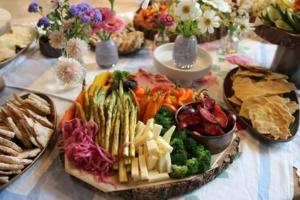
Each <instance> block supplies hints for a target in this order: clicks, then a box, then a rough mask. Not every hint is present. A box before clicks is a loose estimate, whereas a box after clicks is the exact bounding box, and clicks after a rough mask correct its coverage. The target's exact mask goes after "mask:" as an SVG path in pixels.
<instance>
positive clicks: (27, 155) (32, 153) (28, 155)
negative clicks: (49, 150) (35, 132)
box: [17, 148, 41, 158]
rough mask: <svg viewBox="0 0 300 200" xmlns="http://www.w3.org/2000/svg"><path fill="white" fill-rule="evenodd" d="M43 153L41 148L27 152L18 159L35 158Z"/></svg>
mask: <svg viewBox="0 0 300 200" xmlns="http://www.w3.org/2000/svg"><path fill="white" fill-rule="evenodd" d="M40 152H41V149H40V148H36V149H30V150H25V151H23V152H21V153H19V154H18V155H17V157H18V158H34V157H36V156H37V155H38V154H39V153H40Z"/></svg>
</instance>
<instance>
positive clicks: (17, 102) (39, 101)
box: [0, 93, 56, 189]
mask: <svg viewBox="0 0 300 200" xmlns="http://www.w3.org/2000/svg"><path fill="white" fill-rule="evenodd" d="M0 124H1V125H0V189H3V188H5V187H7V186H8V185H10V184H11V183H13V182H14V181H15V180H16V179H18V178H19V177H20V176H21V175H22V174H24V173H25V172H26V171H27V170H28V169H29V168H30V167H32V166H33V165H34V164H35V163H36V162H37V160H38V159H39V158H40V156H41V155H42V154H43V152H44V151H45V149H46V148H47V146H48V145H49V143H50V141H52V140H53V138H54V133H55V129H56V110H55V107H54V104H53V102H52V100H51V99H50V98H49V97H48V96H46V95H43V94H37V93H30V94H26V95H22V96H20V97H19V96H17V95H15V96H14V98H13V99H10V100H8V101H7V102H6V104H5V105H3V106H2V107H1V112H0Z"/></svg>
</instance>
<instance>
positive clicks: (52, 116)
mask: <svg viewBox="0 0 300 200" xmlns="http://www.w3.org/2000/svg"><path fill="white" fill-rule="evenodd" d="M33 94H35V95H38V96H39V97H41V98H42V99H44V100H46V101H47V102H48V103H49V104H50V107H51V114H50V115H49V116H48V117H47V119H48V120H49V121H50V122H51V123H52V124H53V126H54V127H53V130H54V132H53V134H52V136H51V138H50V139H49V141H48V143H47V145H46V147H45V148H43V149H42V150H41V151H40V153H39V154H38V155H37V156H36V157H35V158H34V159H33V160H32V163H30V164H29V165H27V166H26V167H25V168H24V169H23V170H22V172H21V173H19V174H17V175H11V176H10V179H9V182H8V183H6V184H0V190H2V189H4V188H6V187H8V186H9V185H11V184H12V183H13V182H14V181H16V180H17V179H18V178H20V177H21V176H22V175H23V174H25V173H26V172H27V171H28V170H29V169H30V168H31V167H33V166H34V165H35V164H36V163H37V162H38V160H39V159H40V158H41V156H42V155H43V154H44V152H45V151H46V149H47V148H48V146H49V144H51V143H52V142H54V140H55V138H56V131H55V130H56V125H57V113H56V108H55V105H54V102H53V101H52V100H51V99H50V97H48V96H47V95H45V94H42V93H33ZM28 95H29V94H24V95H21V96H20V97H21V98H22V99H25V98H26V97H27V96H28ZM18 144H19V143H18ZM20 146H21V144H20Z"/></svg>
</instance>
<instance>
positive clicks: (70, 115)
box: [59, 92, 84, 127]
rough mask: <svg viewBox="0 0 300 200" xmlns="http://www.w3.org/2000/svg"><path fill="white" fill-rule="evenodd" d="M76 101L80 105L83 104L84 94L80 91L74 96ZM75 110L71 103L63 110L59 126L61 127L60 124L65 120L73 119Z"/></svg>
mask: <svg viewBox="0 0 300 200" xmlns="http://www.w3.org/2000/svg"><path fill="white" fill-rule="evenodd" d="M76 102H78V103H79V104H80V105H83V103H84V96H83V93H82V92H80V93H79V95H78V96H77V98H76ZM75 112H76V108H75V105H74V104H72V105H71V106H70V107H69V108H68V110H67V111H66V112H65V114H64V115H63V117H62V119H61V120H60V125H59V126H60V127H62V125H63V124H64V123H65V122H67V121H70V120H72V119H74V117H75Z"/></svg>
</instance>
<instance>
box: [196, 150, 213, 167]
mask: <svg viewBox="0 0 300 200" xmlns="http://www.w3.org/2000/svg"><path fill="white" fill-rule="evenodd" d="M194 157H195V158H197V159H198V161H199V162H200V168H199V171H200V172H205V171H207V170H208V169H209V168H210V161H211V153H210V152H209V151H208V150H205V149H204V148H203V146H199V147H198V148H197V149H196V150H195V151H194Z"/></svg>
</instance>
